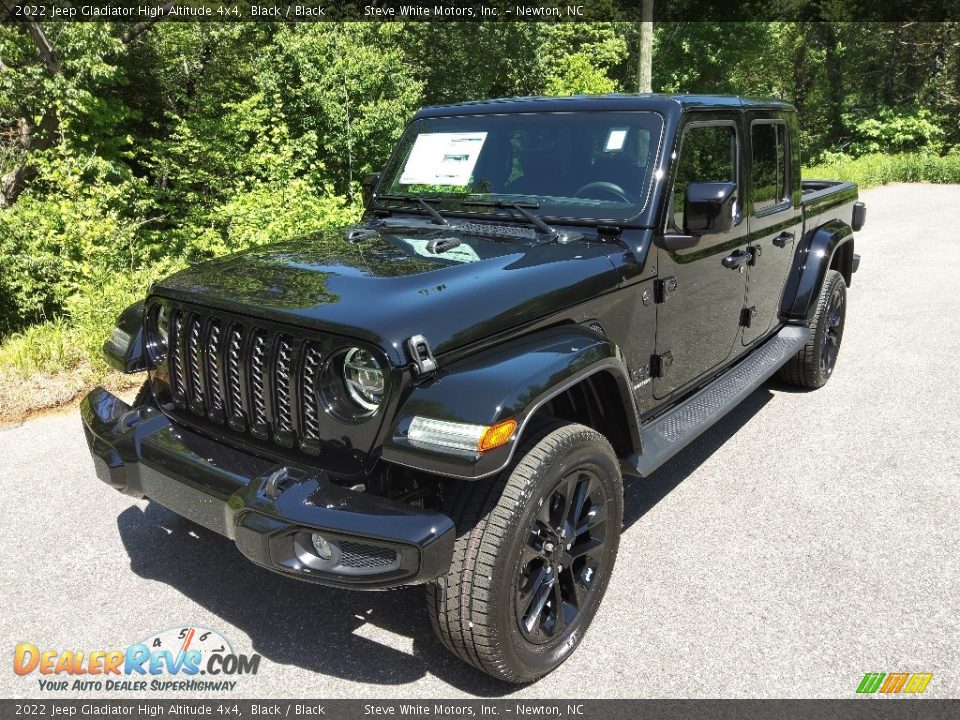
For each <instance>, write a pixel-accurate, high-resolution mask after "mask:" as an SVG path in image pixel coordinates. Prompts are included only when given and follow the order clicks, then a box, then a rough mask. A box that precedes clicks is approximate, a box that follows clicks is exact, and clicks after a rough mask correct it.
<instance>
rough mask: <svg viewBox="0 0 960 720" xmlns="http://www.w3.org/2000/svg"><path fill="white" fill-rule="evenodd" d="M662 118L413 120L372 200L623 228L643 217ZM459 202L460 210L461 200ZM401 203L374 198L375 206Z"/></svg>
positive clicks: (584, 115) (586, 115)
mask: <svg viewBox="0 0 960 720" xmlns="http://www.w3.org/2000/svg"><path fill="white" fill-rule="evenodd" d="M662 129H663V119H662V118H661V117H660V115H658V114H656V113H652V112H576V113H567V112H565V113H522V114H518V113H513V114H509V115H468V116H458V117H445V118H422V119H420V120H416V121H415V122H413V123H412V124H411V125H410V126H409V127H408V128H407V131H406V132H405V133H404V135H403V137H402V138H401V139H400V144H399V148H398V152H397V153H396V155H395V156H394V159H393V161H392V162H391V164H390V167H388V168H387V169H386V172H385V173H384V178H383V181H382V183H381V185H380V187H379V188H378V195H394V196H397V195H418V196H421V197H428V198H430V199H431V202H432V203H433V204H434V207H437V208H440V209H441V210H453V211H465V212H467V211H469V212H502V210H497V209H496V206H495V205H491V206H489V207H483V206H476V205H472V204H470V202H469V201H476V200H491V201H494V202H496V201H503V202H515V203H524V204H525V206H526V207H530V208H535V209H534V210H532V212H535V213H537V214H538V215H541V216H552V217H560V218H584V219H610V220H623V219H627V218H630V217H633V216H635V215H637V214H639V213H640V211H641V210H643V206H644V205H645V203H646V199H647V195H648V190H649V187H650V175H651V171H652V168H653V165H654V162H655V160H656V154H657V148H658V147H659V144H660V135H661V132H662ZM464 201H467V202H464ZM397 203H400V204H410V203H404V202H403V200H402V199H401V198H393V199H390V200H389V201H387V199H386V198H384V199H382V200H378V204H380V205H384V206H387V207H389V206H391V205H392V206H396V204H397Z"/></svg>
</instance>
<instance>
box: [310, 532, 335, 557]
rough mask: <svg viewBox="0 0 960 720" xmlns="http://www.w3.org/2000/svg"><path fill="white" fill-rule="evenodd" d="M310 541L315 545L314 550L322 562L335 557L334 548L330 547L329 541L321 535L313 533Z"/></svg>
mask: <svg viewBox="0 0 960 720" xmlns="http://www.w3.org/2000/svg"><path fill="white" fill-rule="evenodd" d="M310 540H311V542H312V543H313V550H314V552H315V553H317V555H318V556H319V557H320V559H321V560H329V559H330V558H332V557H333V548H332V547H330V543H328V542H327V539H326V538H325V537H324V536H323V535H321V534H320V533H313V535H311V536H310Z"/></svg>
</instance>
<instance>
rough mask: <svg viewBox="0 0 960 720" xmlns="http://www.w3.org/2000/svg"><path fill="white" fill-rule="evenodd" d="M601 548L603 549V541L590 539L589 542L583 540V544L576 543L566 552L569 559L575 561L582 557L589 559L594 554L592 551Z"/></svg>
mask: <svg viewBox="0 0 960 720" xmlns="http://www.w3.org/2000/svg"><path fill="white" fill-rule="evenodd" d="M602 547H603V540H599V539H597V538H590V539H589V540H584V541H583V542H579V543H577V544H576V545H574V546H573V547H572V548H570V550H568V551H567V552H568V553H569V555H570V557H571V558H573V559H574V560H577V559H578V558H582V557H587V558H589V557H590V556H591V555H592V554H593V553H594V551H596V550H598V549H600V548H602Z"/></svg>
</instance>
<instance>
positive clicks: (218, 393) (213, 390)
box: [204, 318, 224, 422]
mask: <svg viewBox="0 0 960 720" xmlns="http://www.w3.org/2000/svg"><path fill="white" fill-rule="evenodd" d="M220 334H221V328H220V321H219V320H218V319H217V318H213V319H212V320H211V321H210V328H209V330H208V331H207V348H206V357H205V358H204V359H205V360H206V366H207V367H206V370H207V393H208V395H209V399H210V402H209V405H210V417H211V418H213V419H214V420H216V421H218V422H223V397H224V392H223V385H222V384H221V383H220Z"/></svg>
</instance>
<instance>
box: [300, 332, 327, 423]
mask: <svg viewBox="0 0 960 720" xmlns="http://www.w3.org/2000/svg"><path fill="white" fill-rule="evenodd" d="M322 360H323V353H322V352H321V351H320V348H319V346H318V345H317V344H316V343H307V346H306V350H305V352H304V355H303V375H302V376H301V378H300V397H301V400H302V402H303V415H302V418H303V427H302V428H301V431H302V433H303V437H304V439H305V440H319V439H320V402H319V399H318V397H317V390H318V389H319V388H318V385H317V383H319V382H320V367H321V361H322Z"/></svg>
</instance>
